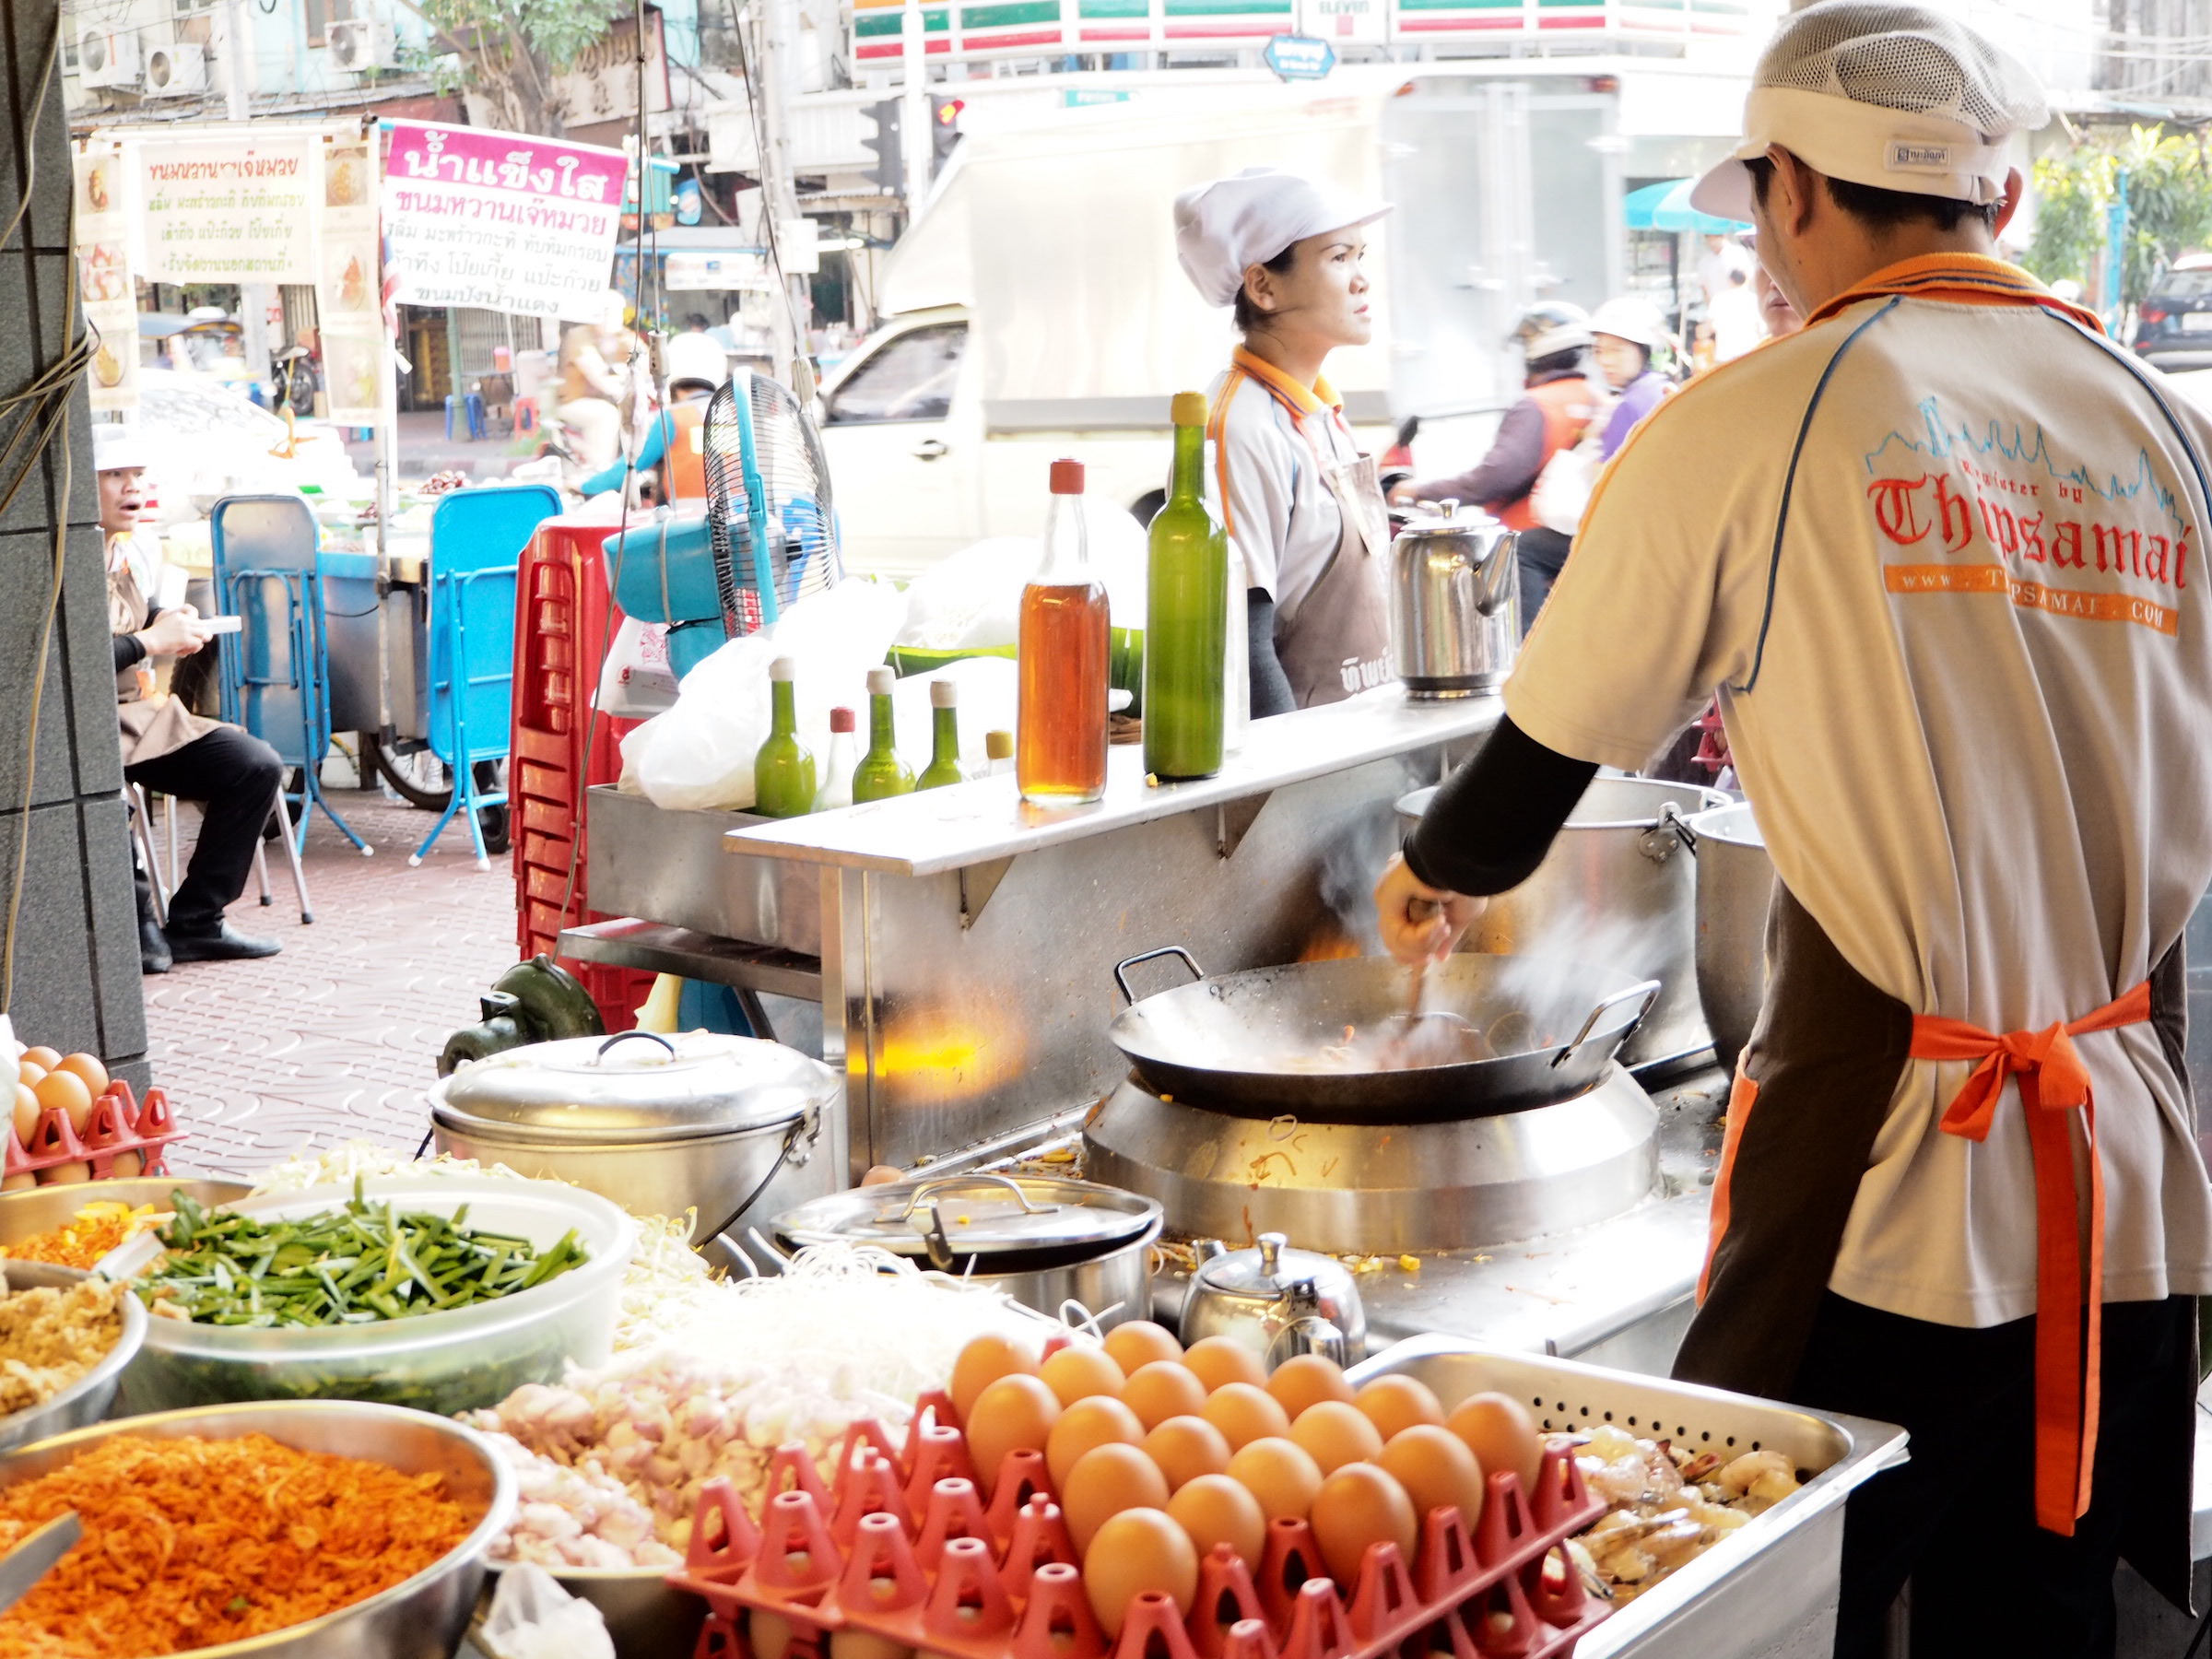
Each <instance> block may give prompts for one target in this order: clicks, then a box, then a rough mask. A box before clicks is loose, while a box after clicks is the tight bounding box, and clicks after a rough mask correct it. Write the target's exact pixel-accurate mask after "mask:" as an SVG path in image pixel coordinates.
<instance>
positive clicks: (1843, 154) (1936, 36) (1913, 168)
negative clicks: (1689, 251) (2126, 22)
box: [1690, 0, 2051, 220]
mask: <svg viewBox="0 0 2212 1659" xmlns="http://www.w3.org/2000/svg"><path fill="white" fill-rule="evenodd" d="M2050 118H2051V112H2050V107H2049V105H2048V104H2046V103H2045V102H2044V100H2043V89H2042V87H2041V85H2040V84H2039V83H2038V82H2037V80H2036V78H2035V76H2034V75H2033V74H2032V73H2030V70H2029V69H2028V68H2027V66H2026V65H2023V64H2021V63H2020V62H2018V60H2017V59H2015V58H2014V57H2012V56H2011V55H2010V54H2009V53H2006V52H2004V51H2002V50H2000V49H1999V48H1998V47H1997V46H1995V45H1994V44H1993V43H1992V42H1991V41H1988V40H1986V39H1984V38H1983V36H1981V35H1979V34H1976V33H1975V32H1974V31H1973V30H1972V29H1969V28H1967V27H1966V26H1965V25H1964V24H1962V23H1960V22H1959V21H1958V20H1957V19H1956V18H1950V17H1947V16H1946V15H1945V14H1944V13H1942V12H1939V11H1936V10H1935V9H1934V8H1933V7H1930V6H1910V5H1882V4H1878V3H1874V0H1823V3H1822V4H1820V5H1818V6H1807V7H1806V9H1805V10H1803V11H1801V12H1797V13H1795V14H1794V15H1793V16H1791V17H1789V18H1784V19H1783V23H1782V26H1781V27H1780V28H1779V29H1776V30H1775V34H1774V38H1773V40H1772V41H1769V42H1768V45H1767V49H1766V51H1765V52H1764V53H1760V55H1759V67H1758V68H1757V69H1755V70H1754V71H1753V72H1752V76H1751V92H1750V95H1749V97H1747V99H1746V100H1744V141H1743V142H1742V143H1741V144H1740V145H1738V146H1737V147H1736V148H1735V152H1734V153H1733V154H1732V155H1731V156H1730V157H1729V159H1727V160H1725V161H1724V162H1722V163H1721V164H1720V165H1719V166H1718V167H1716V168H1714V169H1713V170H1712V171H1711V172H1708V173H1707V174H1706V175H1705V176H1704V177H1703V178H1701V179H1700V180H1699V181H1698V183H1697V188H1696V189H1695V190H1693V191H1692V192H1691V193H1690V201H1691V202H1692V203H1693V204H1694V205H1695V206H1697V207H1698V208H1699V210H1700V211H1701V212H1705V213H1712V214H1718V215H1720V216H1722V217H1724V218H1735V219H1746V220H1747V219H1749V218H1750V217H1751V179H1750V175H1749V174H1748V173H1747V172H1746V171H1744V167H1743V163H1744V162H1745V161H1747V160H1748V159H1751V158H1752V157H1755V156H1760V155H1764V154H1765V153H1766V150H1767V147H1769V146H1770V145H1780V146H1781V147H1783V148H1784V149H1786V150H1788V151H1790V152H1791V153H1792V154H1793V155H1794V156H1796V157H1797V158H1798V159H1800V160H1802V161H1804V162H1805V163H1806V165H1807V166H1808V167H1812V168H1814V169H1816V170H1818V171H1820V172H1823V173H1825V174H1827V175H1828V176H1829V177H1830V178H1832V179H1845V180H1849V181H1850V182H1853V183H1855V184H1871V185H1876V186H1878V187H1879V188H1881V189H1884V190H1895V191H1901V192H1904V193H1905V194H1910V195H1933V196H1944V197H1947V198H1949V199H1950V200H1953V201H1961V202H1978V203H1989V202H1994V201H1995V200H1996V199H1997V197H1998V196H1999V195H2000V194H2002V193H2003V190H2004V184H2005V173H2006V142H2005V141H2006V139H2007V138H2009V137H2010V136H2011V135H2013V134H2015V133H2021V132H2032V131H2034V130H2035V129H2036V128H2038V127H2040V126H2041V125H2042V124H2043V123H2044V122H2046V121H2048V120H2049V119H2050Z"/></svg>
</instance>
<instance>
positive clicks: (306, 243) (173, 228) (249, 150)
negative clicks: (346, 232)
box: [138, 135, 322, 283]
mask: <svg viewBox="0 0 2212 1659" xmlns="http://www.w3.org/2000/svg"><path fill="white" fill-rule="evenodd" d="M321 172H322V157H321V154H320V147H319V146H318V145H317V144H316V143H315V142H314V140H313V139H312V138H310V137H307V136H304V135H302V136H300V137H295V138H277V139H273V140H270V141H267V142H265V143H257V144H240V143H238V142H237V141H236V140H234V139H233V140H229V141H227V142H218V143H213V144H195V143H184V144H164V143H147V144H145V145H143V146H142V147H140V149H139V152H138V191H139V196H138V201H139V214H140V224H141V226H142V227H143V229H144V234H145V239H146V270H145V273H144V275H145V276H146V277H147V280H148V281H150V282H176V283H200V282H312V281H314V279H315V241H314V207H315V206H316V205H317V204H315V202H314V194H313V193H314V192H315V191H316V190H317V189H318V188H319V187H320V175H321Z"/></svg>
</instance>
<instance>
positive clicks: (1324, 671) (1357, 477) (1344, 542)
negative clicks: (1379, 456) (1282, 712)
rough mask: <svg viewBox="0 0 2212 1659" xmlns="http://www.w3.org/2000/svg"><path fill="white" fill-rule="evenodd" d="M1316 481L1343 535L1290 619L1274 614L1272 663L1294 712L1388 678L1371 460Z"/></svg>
mask: <svg viewBox="0 0 2212 1659" xmlns="http://www.w3.org/2000/svg"><path fill="white" fill-rule="evenodd" d="M1318 458H1319V457H1318V455H1317V456H1316V459H1318ZM1322 477H1323V478H1324V480H1326V481H1327V484H1328V487H1329V493H1330V494H1331V495H1333V496H1335V498H1336V505H1337V507H1338V509H1339V510H1340V511H1341V512H1342V514H1343V517H1344V530H1343V534H1342V535H1339V536H1338V538H1337V542H1336V551H1335V553H1333V554H1331V555H1330V556H1329V562H1328V565H1327V567H1326V568H1325V569H1324V571H1322V573H1321V579H1320V580H1319V581H1318V582H1315V583H1314V584H1313V585H1312V587H1311V588H1309V589H1308V590H1307V591H1306V594H1305V597H1304V598H1302V599H1300V601H1299V603H1298V608H1297V609H1296V610H1295V611H1284V610H1278V611H1277V614H1276V623H1275V654H1276V660H1277V661H1278V662H1279V663H1281V664H1282V665H1283V674H1284V676H1285V677H1287V678H1288V680H1289V682H1290V691H1291V695H1292V696H1294V697H1296V698H1297V699H1298V706H1299V707H1300V708H1301V709H1310V708H1312V707H1314V706H1315V705H1316V704H1319V703H1332V702H1341V701H1343V700H1345V699H1346V698H1347V697H1350V696H1352V695H1353V694H1354V693H1355V692H1359V691H1365V690H1367V689H1368V688H1371V687H1373V686H1379V685H1381V684H1382V682H1383V681H1384V680H1386V679H1389V678H1390V677H1391V674H1390V599H1389V594H1388V592H1387V590H1386V588H1385V585H1384V583H1385V576H1384V571H1385V569H1386V567H1387V562H1388V561H1387V560H1386V559H1385V558H1384V554H1385V552H1386V551H1387V549H1388V548H1389V547H1390V510H1389V508H1388V507H1387V506H1385V505H1384V504H1383V500H1382V480H1381V477H1380V475H1379V474H1378V472H1377V470H1376V467H1375V458H1374V457H1373V456H1372V455H1361V456H1359V458H1358V459H1357V460H1354V461H1342V462H1337V463H1335V464H1334V465H1324V467H1323V468H1322Z"/></svg>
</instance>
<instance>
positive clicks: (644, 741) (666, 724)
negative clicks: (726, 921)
mask: <svg viewBox="0 0 2212 1659" xmlns="http://www.w3.org/2000/svg"><path fill="white" fill-rule="evenodd" d="M905 620H906V600H905V596H904V595H903V594H900V592H899V590H898V589H897V588H895V587H893V586H892V585H891V584H890V583H889V582H879V581H876V580H874V579H872V578H866V577H854V578H852V579H851V580H848V581H846V582H840V583H839V584H838V585H837V586H836V587H834V588H831V589H830V590H829V591H828V592H826V593H820V594H810V595H808V596H807V597H806V598H804V599H802V600H800V601H799V602H798V603H797V604H795V605H794V606H791V607H790V609H788V610H786V611H785V612H784V613H783V616H782V619H781V620H780V621H779V622H778V623H777V624H776V626H775V627H774V629H771V630H768V631H765V632H761V633H757V634H748V635H747V636H746V637H745V638H744V639H742V640H732V641H729V642H728V643H727V644H725V645H724V646H723V647H721V649H719V650H718V651H716V652H715V653H713V654H712V656H710V657H708V658H707V659H706V660H705V661H703V662H701V663H700V664H699V665H697V666H695V667H694V668H693V669H692V670H691V672H690V673H688V674H687V675H685V676H684V678H683V683H682V685H681V687H680V688H678V692H677V700H676V707H674V708H673V709H670V710H669V711H668V712H666V713H665V714H659V715H656V716H654V717H653V719H652V720H650V721H648V722H646V723H645V724H643V725H642V726H640V727H639V728H638V729H637V731H635V732H633V733H631V734H630V735H629V737H628V738H627V739H625V740H624V742H623V745H622V759H623V769H624V771H625V773H626V774H629V773H630V772H633V771H634V773H635V775H636V778H637V782H638V785H639V787H640V788H641V789H642V790H643V791H644V793H645V794H646V797H647V798H648V799H650V800H651V801H652V802H653V805H654V806H665V807H671V808H680V807H724V808H729V809H732V810H743V809H744V808H746V807H748V806H751V805H752V804H753V757H754V756H755V755H756V754H757V753H758V752H759V748H760V744H761V740H762V739H763V738H765V737H766V736H767V735H768V722H769V694H768V669H769V665H770V664H771V663H772V662H774V661H775V660H776V658H778V657H780V656H788V657H791V658H792V659H794V662H795V663H796V664H797V678H796V680H795V682H794V691H795V694H796V695H795V697H794V701H795V703H796V705H797V712H798V725H799V741H800V742H802V743H804V744H805V745H806V747H808V748H810V749H812V750H813V751H814V752H815V754H816V755H817V756H821V755H824V754H827V753H828V752H829V748H830V709H831V708H833V707H834V706H836V705H838V704H840V703H842V704H844V705H845V706H847V707H850V708H854V709H858V708H862V707H864V706H865V698H866V691H867V684H866V682H867V672H868V670H869V669H870V668H872V667H875V666H876V665H878V664H880V663H881V662H882V661H883V660H884V657H885V655H886V654H887V653H888V652H889V650H890V644H891V640H892V638H893V636H895V635H896V634H897V633H898V631H899V629H900V627H901V626H903V624H904V623H905ZM926 741H927V736H926V724H925V726H924V743H926ZM926 753H927V750H926V748H924V755H926Z"/></svg>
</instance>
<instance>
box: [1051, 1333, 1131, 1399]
mask: <svg viewBox="0 0 2212 1659" xmlns="http://www.w3.org/2000/svg"><path fill="white" fill-rule="evenodd" d="M1037 1374H1038V1375H1039V1376H1040V1377H1042V1378H1043V1379H1044V1385H1045V1386H1046V1387H1047V1388H1049V1389H1051V1390H1052V1391H1053V1394H1057V1395H1058V1396H1059V1397H1060V1404H1061V1405H1063V1406H1073V1405H1074V1404H1075V1403H1076V1402H1077V1400H1084V1399H1088V1398H1089V1397H1090V1396H1091V1395H1093V1394H1105V1395H1106V1396H1107V1397H1109V1398H1114V1397H1117V1396H1119V1394H1121V1392H1122V1382H1123V1378H1122V1368H1121V1367H1120V1366H1118V1365H1116V1364H1115V1363H1114V1362H1113V1358H1112V1355H1110V1354H1108V1353H1107V1352H1106V1350H1105V1349H1104V1348H1098V1347H1085V1346H1084V1345H1083V1344H1082V1343H1075V1344H1073V1345H1071V1346H1069V1347H1064V1348H1062V1349H1061V1350H1060V1351H1059V1352H1058V1353H1056V1354H1054V1355H1053V1356H1052V1357H1051V1358H1050V1359H1047V1360H1046V1361H1045V1362H1044V1363H1043V1364H1042V1365H1041V1366H1039V1367H1038V1368H1037Z"/></svg>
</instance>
